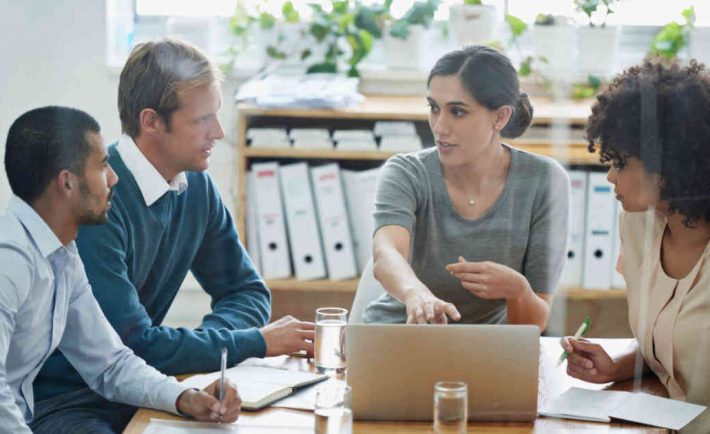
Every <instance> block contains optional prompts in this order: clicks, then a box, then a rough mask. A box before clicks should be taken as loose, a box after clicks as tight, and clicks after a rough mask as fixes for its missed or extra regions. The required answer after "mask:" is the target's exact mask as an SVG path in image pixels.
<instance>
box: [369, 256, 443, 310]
mask: <svg viewBox="0 0 710 434" xmlns="http://www.w3.org/2000/svg"><path fill="white" fill-rule="evenodd" d="M373 272H374V275H375V279H377V280H378V281H379V282H380V284H381V285H382V287H383V288H385V290H386V291H387V292H388V293H389V294H390V295H391V296H392V297H394V298H395V299H397V300H398V301H400V302H401V303H405V301H406V299H407V298H408V297H410V296H412V295H413V294H416V293H421V292H423V291H424V292H429V289H428V288H427V287H426V286H425V285H424V284H423V283H422V282H421V281H420V280H419V278H418V277H417V275H416V274H415V273H414V270H412V267H411V266H410V265H409V263H408V262H407V259H406V258H404V257H403V256H402V255H401V254H400V253H399V252H398V251H397V250H395V249H392V248H381V249H377V250H375V253H374V254H373Z"/></svg>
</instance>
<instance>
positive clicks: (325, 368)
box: [314, 307, 348, 374]
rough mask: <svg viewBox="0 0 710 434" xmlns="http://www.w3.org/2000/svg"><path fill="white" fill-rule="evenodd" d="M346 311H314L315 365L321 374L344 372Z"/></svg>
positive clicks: (321, 309)
mask: <svg viewBox="0 0 710 434" xmlns="http://www.w3.org/2000/svg"><path fill="white" fill-rule="evenodd" d="M347 324H348V310H347V309H343V308H340V307H321V308H318V309H316V337H315V342H314V344H315V363H316V368H317V369H318V371H319V372H321V373H326V374H338V373H342V372H345V352H344V349H345V345H344V344H345V343H344V339H345V326H346V325H347Z"/></svg>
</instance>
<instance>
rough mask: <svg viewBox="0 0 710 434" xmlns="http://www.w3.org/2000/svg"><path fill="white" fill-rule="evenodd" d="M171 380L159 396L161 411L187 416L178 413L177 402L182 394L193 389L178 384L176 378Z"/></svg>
mask: <svg viewBox="0 0 710 434" xmlns="http://www.w3.org/2000/svg"><path fill="white" fill-rule="evenodd" d="M170 380H171V381H170V382H169V383H167V384H165V386H164V387H163V388H162V390H161V391H160V394H159V395H158V399H159V406H160V409H161V410H163V411H167V412H169V413H172V414H176V415H178V416H185V415H184V414H182V413H180V412H179V411H178V409H177V401H178V398H179V397H180V394H182V393H183V392H184V391H186V390H190V389H192V387H187V386H184V385H183V384H181V383H178V381H177V380H176V379H175V378H174V377H170Z"/></svg>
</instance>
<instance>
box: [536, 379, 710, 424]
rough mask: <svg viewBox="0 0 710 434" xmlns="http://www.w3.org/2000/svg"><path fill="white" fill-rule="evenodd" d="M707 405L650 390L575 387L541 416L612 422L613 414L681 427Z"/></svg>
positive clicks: (634, 419) (618, 416)
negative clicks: (668, 396)
mask: <svg viewBox="0 0 710 434" xmlns="http://www.w3.org/2000/svg"><path fill="white" fill-rule="evenodd" d="M706 408H707V407H705V406H703V405H697V404H691V403H688V402H683V401H677V400H674V399H668V398H661V397H659V396H654V395H649V394H648V393H631V392H622V391H614V390H589V389H581V388H577V387H573V388H571V389H569V390H567V391H566V392H565V393H563V394H562V395H560V396H558V397H557V398H555V399H553V400H551V401H550V402H548V403H547V405H545V406H544V408H542V409H540V411H539V412H538V413H539V414H540V415H541V416H549V417H559V418H563V419H578V420H590V421H595V422H610V421H611V418H612V417H613V418H616V419H622V420H627V421H631V422H637V423H642V424H645V425H652V426H658V427H661V428H667V429H674V430H679V429H681V428H683V427H684V426H686V425H687V424H688V423H690V421H692V420H693V419H695V418H696V417H697V416H698V415H700V413H702V412H703V411H704V410H705V409H706Z"/></svg>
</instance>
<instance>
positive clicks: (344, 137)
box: [333, 130, 377, 151]
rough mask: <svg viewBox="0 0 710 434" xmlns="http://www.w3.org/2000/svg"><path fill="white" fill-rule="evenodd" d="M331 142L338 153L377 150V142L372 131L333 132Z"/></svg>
mask: <svg viewBox="0 0 710 434" xmlns="http://www.w3.org/2000/svg"><path fill="white" fill-rule="evenodd" d="M333 140H334V141H335V143H336V146H335V149H336V150H338V151H375V150H377V141H375V134H374V133H373V131H372V130H335V131H334V132H333Z"/></svg>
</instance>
